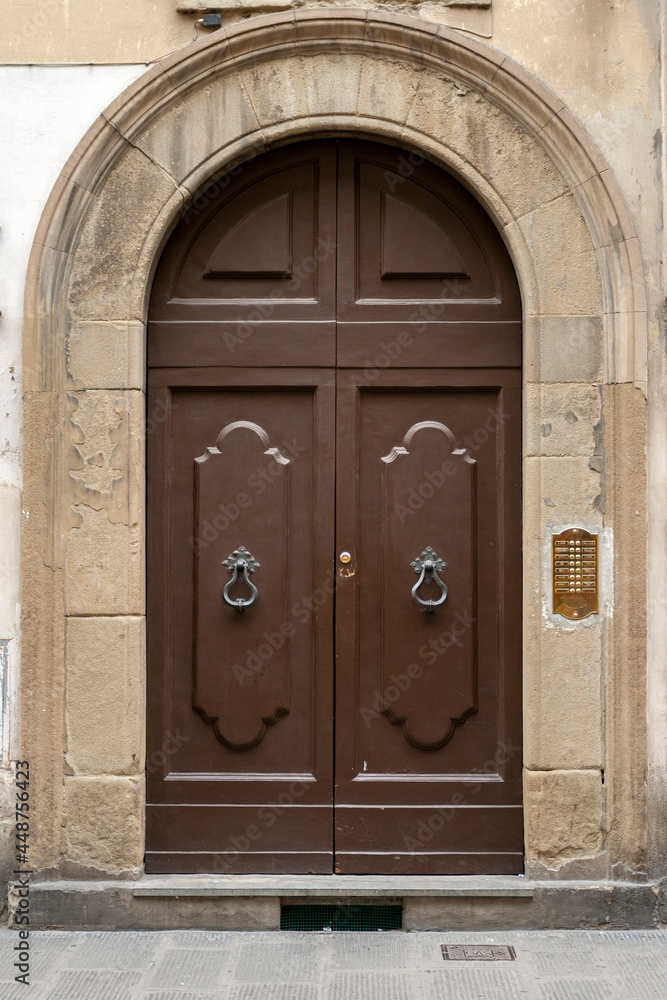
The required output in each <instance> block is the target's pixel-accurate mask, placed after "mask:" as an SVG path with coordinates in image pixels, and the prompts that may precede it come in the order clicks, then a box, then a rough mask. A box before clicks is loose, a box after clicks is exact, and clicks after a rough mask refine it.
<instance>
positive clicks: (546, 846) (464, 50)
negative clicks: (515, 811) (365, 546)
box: [21, 11, 646, 877]
mask: <svg viewBox="0 0 667 1000" xmlns="http://www.w3.org/2000/svg"><path fill="white" fill-rule="evenodd" d="M360 131H361V132H362V133H363V134H364V135H366V136H375V137H379V138H382V139H384V140H386V141H388V142H391V143H393V144H396V145H399V146H401V147H403V148H405V149H407V150H408V151H416V152H417V153H418V154H419V155H425V156H427V157H428V158H429V159H430V160H431V161H432V162H434V163H436V164H439V165H441V166H443V167H445V168H446V169H450V170H451V171H452V172H453V173H454V174H455V175H456V176H457V177H458V178H459V179H460V180H461V182H462V183H463V184H464V185H465V186H466V187H467V188H468V189H469V190H471V191H473V192H474V193H475V196H476V197H477V198H478V199H479V200H480V202H481V203H482V204H483V205H484V207H485V208H486V210H487V211H488V212H489V214H490V215H491V217H492V218H493V220H494V222H495V223H496V225H497V226H498V228H499V230H500V231H501V233H502V236H503V239H504V241H505V243H506V245H507V246H508V248H509V251H510V254H511V256H512V260H513V262H514V266H515V268H516V272H517V275H518V278H519V283H520V287H521V294H522V299H523V305H524V325H525V331H524V360H525V390H524V393H525V413H526V426H527V429H528V434H527V438H526V441H525V446H524V481H525V491H524V560H525V563H524V595H525V597H524V600H525V608H524V632H523V644H524V652H525V655H524V663H525V674H524V691H525V713H524V745H525V758H524V764H525V771H524V790H525V803H526V817H527V823H526V857H527V861H528V865H529V870H531V871H532V872H533V873H539V872H542V871H545V872H548V873H553V872H556V873H561V874H564V873H565V872H567V871H569V870H575V869H576V870H577V871H578V872H579V873H584V874H585V875H587V876H590V877H593V876H594V875H596V874H597V875H598V876H602V875H605V876H606V875H607V874H608V873H609V872H610V871H611V870H612V869H611V867H610V866H611V865H617V866H619V865H620V866H622V867H623V868H624V869H629V870H639V869H641V867H642V865H643V863H644V861H643V859H644V858H645V844H646V817H645V814H644V813H643V812H641V811H640V810H638V809H637V806H636V800H637V796H638V794H639V791H638V790H639V789H641V788H643V781H644V774H645V767H646V736H645V725H646V711H645V635H644V628H643V622H644V614H645V611H644V604H645V599H644V584H643V581H644V579H645V538H644V533H643V530H642V529H641V525H642V524H643V519H642V517H637V516H636V511H638V510H639V511H641V510H643V505H644V499H645V488H644V477H643V458H642V446H641V442H642V441H643V433H644V431H643V427H644V420H645V415H644V400H643V397H642V395H641V392H638V391H637V389H636V388H635V386H636V385H639V386H641V385H643V383H644V379H645V375H644V365H645V315H644V308H643V285H642V281H643V277H642V274H641V266H640V264H639V255H638V250H637V245H636V239H635V237H634V233H633V231H632V226H631V223H630V221H629V219H628V217H627V213H626V212H625V210H624V207H623V204H622V200H621V198H620V197H619V195H618V192H617V190H616V187H615V184H614V181H613V178H612V177H611V176H610V173H609V170H608V169H607V168H606V165H605V164H604V162H603V161H602V160H601V158H600V157H599V155H598V153H597V152H596V150H595V149H594V148H593V147H592V145H591V144H590V142H589V141H588V140H587V138H586V136H585V135H583V134H582V132H581V130H580V129H579V127H578V126H577V124H576V122H575V121H574V120H573V119H572V118H571V116H570V115H569V114H568V112H567V111H566V110H565V109H564V108H563V106H562V104H561V102H560V101H558V100H557V98H555V97H554V96H553V95H552V94H550V93H549V92H548V91H546V89H545V88H543V87H541V86H540V85H539V84H538V83H536V82H535V81H534V80H532V79H530V78H529V77H528V76H527V75H526V73H525V72H524V71H523V70H521V69H520V68H519V67H517V66H515V65H514V64H512V62H511V61H510V60H508V59H505V58H503V57H502V56H501V55H499V54H497V53H495V52H494V51H493V50H492V49H491V48H489V47H487V46H485V45H483V44H481V43H477V42H474V41H472V40H470V39H468V38H464V37H462V36H460V35H457V34H456V33H455V32H451V31H448V30H446V29H442V28H440V29H436V28H435V27H434V26H432V25H428V24H425V23H423V22H418V21H416V20H413V19H411V18H409V17H398V16H393V15H386V16H384V15H382V16H381V15H377V14H369V13H368V12H366V11H361V12H355V11H345V12H344V13H340V14H339V13H335V14H333V12H322V13H320V12H318V11H308V12H303V13H297V14H292V13H289V14H287V15H285V16H277V17H272V18H260V19H256V20H251V21H249V22H245V23H243V24H240V25H238V26H235V27H234V28H231V29H228V30H227V31H226V33H225V34H224V35H222V34H221V35H220V36H219V37H216V36H213V37H212V38H211V39H209V40H207V41H205V42H203V43H201V44H198V45H197V46H194V47H193V48H192V49H189V50H188V51H186V52H181V53H177V54H175V55H173V56H172V57H170V58H169V59H166V60H165V61H164V63H162V64H160V65H159V66H156V67H154V68H152V69H151V70H150V71H149V72H148V73H147V74H146V75H145V77H143V78H142V79H140V80H139V81H138V82H137V83H136V84H135V85H134V86H133V87H131V88H129V90H128V91H127V92H125V93H124V94H123V95H121V97H119V99H118V100H117V102H116V103H115V104H114V105H113V106H112V107H111V108H109V109H108V112H107V114H106V116H104V117H102V118H101V119H100V120H99V122H98V123H97V124H96V125H95V126H94V128H93V129H91V131H90V132H89V134H88V135H87V137H86V139H85V140H84V141H83V142H82V144H81V145H80V147H79V148H78V149H77V151H76V152H75V153H74V154H73V156H72V158H71V160H70V162H69V163H68V164H67V166H66V168H65V169H64V171H63V173H62V176H61V177H60V178H59V180H58V182H57V184H56V187H55V189H54V192H53V195H52V197H51V199H50V201H49V204H48V206H47V209H46V210H45V213H44V217H43V220H42V224H41V226H40V229H39V231H38V233H37V235H36V240H35V249H34V253H33V256H32V259H31V265H30V272H29V280H28V285H27V292H26V334H25V351H24V361H25V370H26V377H25V388H26V397H25V445H26V456H27V463H26V472H25V504H24V505H25V508H26V510H27V511H28V512H29V514H30V517H29V519H28V518H26V522H25V534H24V547H23V573H24V589H23V612H24V625H23V667H22V694H21V698H22V733H23V746H24V749H23V755H24V756H26V755H27V754H30V756H31V758H32V760H33V763H34V765H35V779H34V781H35V801H36V803H37V804H38V805H39V817H40V819H39V821H38V822H39V828H38V829H39V834H38V837H37V840H36V848H35V853H34V855H33V860H34V865H35V868H36V869H37V870H40V869H41V870H43V869H49V870H51V871H53V870H56V871H60V872H70V873H75V874H79V875H84V874H85V873H90V872H94V873H97V874H101V873H106V874H113V873H125V874H127V873H132V872H136V871H138V870H140V868H141V864H142V859H143V853H144V838H143V796H144V768H145V761H144V759H143V746H144V742H143V740H144V736H143V732H144V727H143V719H144V705H143V679H144V659H143V639H142V636H143V616H144V612H145V597H144V594H145V590H144V578H143V565H144V545H143V519H144V491H143V472H142V463H143V452H144V434H143V427H144V418H143V407H144V396H143V393H144V381H143V370H144V368H143V346H144V324H145V319H146V308H147V299H148V291H149V288H150V285H151V278H152V274H153V271H154V268H155V266H156V262H157V260H158V258H159V254H160V251H161V249H162V247H163V246H164V244H165V242H166V240H167V238H168V235H169V232H170V230H171V229H172V228H173V227H174V225H175V224H176V222H177V220H178V217H179V215H180V214H181V213H182V212H184V211H187V209H188V207H189V206H190V205H191V204H194V205H195V206H197V205H201V204H204V203H205V202H206V199H207V195H206V188H207V187H208V185H209V183H210V178H211V177H214V178H215V177H222V176H224V175H226V174H227V173H228V172H229V170H230V168H233V167H234V166H235V165H236V164H238V163H241V162H243V161H245V160H247V159H248V158H249V157H250V156H252V155H254V154H255V153H256V152H258V151H263V150H266V149H269V148H273V147H275V146H278V145H281V144H284V143H286V142H289V141H294V140H296V139H300V138H303V137H305V136H307V137H309V138H314V137H317V136H331V135H340V136H353V135H355V134H359V132H360ZM563 387H565V388H563ZM563 393H575V394H579V395H578V397H577V398H580V400H581V401H582V402H581V409H582V411H586V413H588V414H589V418H587V420H588V423H586V422H583V423H580V425H579V427H580V429H581V428H583V427H584V426H586V427H588V426H589V424H590V428H593V427H595V428H596V431H595V433H596V434H597V435H598V438H597V441H598V444H597V445H596V446H595V449H594V451H593V453H592V454H591V449H590V448H589V445H588V438H586V440H585V441H584V440H583V439H582V438H578V437H576V435H575V436H574V437H572V438H568V439H567V440H563V439H558V438H557V437H556V438H554V437H553V436H551V437H550V438H549V439H548V440H547V439H545V438H544V436H543V435H542V434H541V433H540V430H539V429H540V428H541V426H542V425H543V424H545V425H546V424H549V423H553V422H552V420H551V419H550V414H552V413H554V412H557V411H558V408H559V406H560V405H561V402H560V401H562V398H563ZM161 419H162V415H161V414H160V413H159V412H158V413H148V429H149V432H150V429H151V427H152V426H156V425H157V424H159V422H160V420H161ZM582 433H583V431H582ZM601 433H602V435H603V436H602V439H601V440H602V444H601V445H600V438H599V435H600V434H601ZM591 437H593V433H592V430H591ZM547 501H548V502H547ZM574 521H576V522H578V523H582V524H584V525H585V526H589V527H594V528H596V529H603V532H604V531H606V535H605V539H606V541H605V545H606V552H607V556H606V558H607V563H606V566H607V575H606V577H605V580H606V583H605V585H604V586H605V590H604V598H603V605H604V606H605V608H606V609H608V608H609V607H611V605H612V601H613V606H614V615H613V618H611V617H609V616H606V617H605V615H604V614H603V615H602V616H600V618H599V619H596V620H594V621H589V623H588V626H585V627H582V626H580V625H579V626H577V627H576V628H575V627H564V626H561V625H560V624H559V623H558V622H555V621H554V620H552V618H551V617H550V608H549V606H548V603H547V597H546V595H547V593H548V586H547V583H548V572H549V563H548V549H547V546H546V539H547V536H548V535H549V533H550V531H551V530H552V528H553V526H554V525H559V524H561V523H562V522H565V523H571V522H574ZM612 534H613V550H612V546H611V539H612ZM618 565H622V566H623V574H622V575H619V574H618V572H617V569H616V567H617V566H618ZM110 651H113V652H110ZM110 677H112V678H113V687H112V688H110V687H109V678H110ZM119 692H122V694H123V697H122V698H119V697H118V693H119ZM119 704H122V705H123V714H122V718H121V717H120V716H118V705H119ZM63 720H64V722H63ZM63 725H64V726H65V730H64V731H63ZM175 735H177V734H171V736H172V737H174V736H175ZM63 745H64V746H65V747H66V754H65V766H64V772H63V755H62V747H63ZM170 745H171V744H170V743H169V737H168V735H167V734H165V746H166V749H164V750H162V751H161V752H163V753H168V752H169V749H168V748H169V746H170ZM629 745H631V746H632V748H633V752H632V753H631V754H628V753H627V747H628V746H629ZM151 766H154V765H153V764H152V762H151V761H150V760H149V761H148V767H149V768H150V767H151ZM572 865H574V866H575V867H574V868H572V867H571V866H572ZM531 866H532V867H531ZM568 866H570V867H568ZM615 870H619V869H618V868H617V869H615Z"/></svg>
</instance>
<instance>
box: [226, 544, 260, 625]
mask: <svg viewBox="0 0 667 1000" xmlns="http://www.w3.org/2000/svg"><path fill="white" fill-rule="evenodd" d="M222 565H223V566H226V567H227V569H228V570H229V572H230V573H231V574H232V578H231V580H229V581H228V582H227V583H226V584H225V586H224V589H223V591H222V596H223V599H224V601H225V603H226V604H229V606H230V607H232V608H236V610H237V611H245V609H246V608H249V607H250V605H251V604H254V603H255V601H256V600H257V594H258V590H257V587H256V586H255V584H254V583H253V582H252V580H251V579H250V576H249V574H250V573H254V572H255V570H257V569H259V566H260V564H259V563H258V562H257V560H256V559H255V557H254V556H252V555H251V554H250V552H248V550H247V549H246V547H245V545H239V547H238V549H235V550H234V552H232V554H231V555H230V556H227V558H226V559H223V560H222ZM237 582H240V583H245V584H247V586H248V587H249V588H250V597H248V598H246V599H245V600H244V599H243V598H242V597H237V598H233V597H230V596H229V591H230V590H231V589H232V587H233V586H234V584H235V583H237Z"/></svg>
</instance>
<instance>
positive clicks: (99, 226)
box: [68, 145, 182, 321]
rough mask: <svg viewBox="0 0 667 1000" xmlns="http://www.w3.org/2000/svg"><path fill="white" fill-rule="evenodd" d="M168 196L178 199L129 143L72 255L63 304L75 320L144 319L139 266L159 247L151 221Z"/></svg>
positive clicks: (142, 275)
mask: <svg viewBox="0 0 667 1000" xmlns="http://www.w3.org/2000/svg"><path fill="white" fill-rule="evenodd" d="M172 198H174V199H175V201H176V202H181V201H182V196H181V195H180V193H179V192H178V189H177V186H176V184H175V183H174V181H173V179H172V178H171V177H169V176H168V175H167V173H165V171H164V170H162V169H161V168H160V167H159V166H158V165H157V164H156V163H153V162H152V161H151V160H150V159H149V158H148V156H146V154H145V153H143V152H141V151H140V150H139V149H135V148H134V147H130V146H129V145H128V149H127V151H126V152H125V153H124V154H123V155H121V156H120V157H119V159H118V161H117V163H116V164H115V166H114V167H113V168H112V169H111V170H110V172H109V174H108V176H107V177H106V178H105V182H104V185H103V186H102V188H101V190H100V192H99V195H98V197H97V198H96V199H95V200H94V202H93V203H92V205H91V207H90V209H89V211H88V214H87V215H86V217H85V220H84V222H83V225H82V231H81V236H80V239H79V243H78V246H77V247H76V250H75V252H74V253H73V255H72V271H71V275H70V283H69V296H68V304H69V308H70V311H71V314H72V316H73V317H74V318H75V319H78V320H104V321H116V320H122V321H132V320H135V321H137V320H138V321H142V320H143V313H144V299H145V296H146V286H145V278H146V269H145V268H144V267H142V266H140V263H141V262H142V261H143V257H144V256H147V257H148V258H150V259H152V257H153V256H154V253H155V252H156V251H157V249H158V246H159V242H160V239H161V236H162V232H161V231H160V227H156V225H155V220H156V219H157V218H158V216H159V215H160V214H161V212H162V210H163V209H164V208H165V206H166V205H167V204H168V203H169V201H170V199H172ZM121 207H122V208H121ZM151 240H152V241H153V242H151ZM149 244H150V245H149Z"/></svg>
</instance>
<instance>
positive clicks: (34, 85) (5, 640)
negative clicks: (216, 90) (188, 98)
mask: <svg viewBox="0 0 667 1000" xmlns="http://www.w3.org/2000/svg"><path fill="white" fill-rule="evenodd" d="M145 69H146V66H145V65H144V64H141V65H124V66H71V65H60V66H0V311H1V312H2V316H1V317H0V699H2V720H1V722H2V743H1V746H2V761H3V762H4V763H6V762H7V761H8V759H9V758H10V756H11V755H12V752H13V741H14V732H15V726H16V720H17V718H18V711H17V709H18V705H17V698H16V697H12V694H14V695H16V692H17V688H18V652H19V650H18V645H19V612H20V605H19V601H20V577H19V554H20V552H19V539H20V525H21V330H22V321H23V293H24V286H25V276H26V269H27V265H28V257H29V255H30V248H31V245H32V240H33V236H34V233H35V229H36V228H37V224H38V222H39V218H40V216H41V214H42V211H43V209H44V205H45V203H46V200H47V198H48V196H49V193H50V191H51V188H52V187H53V184H54V183H55V180H56V178H57V176H58V174H59V173H60V170H61V169H62V167H63V165H64V163H65V161H66V160H67V158H68V156H69V155H70V153H71V152H72V150H73V149H74V148H75V146H76V145H77V143H78V142H79V140H80V139H81V138H82V137H83V135H84V134H85V132H86V130H87V129H88V128H89V126H90V125H91V124H92V123H93V121H94V120H95V118H96V117H97V115H98V114H99V113H100V112H101V111H103V110H104V108H105V107H106V106H107V105H108V104H110V103H111V101H112V100H113V99H114V98H115V97H116V96H117V95H118V94H119V93H120V92H121V91H122V90H123V89H124V88H125V87H127V86H128V85H129V84H130V83H131V82H132V81H133V80H135V79H136V78H137V77H138V76H139V75H140V74H141V73H142V72H144V70H145ZM3 654H4V655H3ZM5 662H7V663H8V668H7V669H8V675H3V674H2V666H3V663H5ZM7 696H8V697H7ZM8 702H9V704H10V705H11V710H10V711H8V710H7V703H8ZM2 812H3V810H2V808H1V806H0V814H2Z"/></svg>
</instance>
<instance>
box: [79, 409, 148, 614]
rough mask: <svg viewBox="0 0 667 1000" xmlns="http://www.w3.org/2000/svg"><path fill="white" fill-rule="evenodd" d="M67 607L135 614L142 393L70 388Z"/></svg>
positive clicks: (139, 595) (139, 582) (139, 606)
mask: <svg viewBox="0 0 667 1000" xmlns="http://www.w3.org/2000/svg"><path fill="white" fill-rule="evenodd" d="M69 404H70V419H69V426H68V432H67V444H68V469H69V491H68V493H69V495H68V500H69V503H70V509H71V516H70V525H71V527H70V530H69V534H68V543H67V596H66V601H67V612H68V614H72V615H90V614H92V615H95V614H97V615H100V614H101V615H104V614H143V578H142V574H143V557H142V551H141V539H142V533H143V506H144V500H143V479H144V472H143V445H142V440H141V439H142V434H143V430H142V428H143V413H144V399H143V394H142V393H140V392H137V391H130V392H125V393H122V394H118V393H112V392H105V391H86V392H77V393H71V394H70V396H69Z"/></svg>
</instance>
